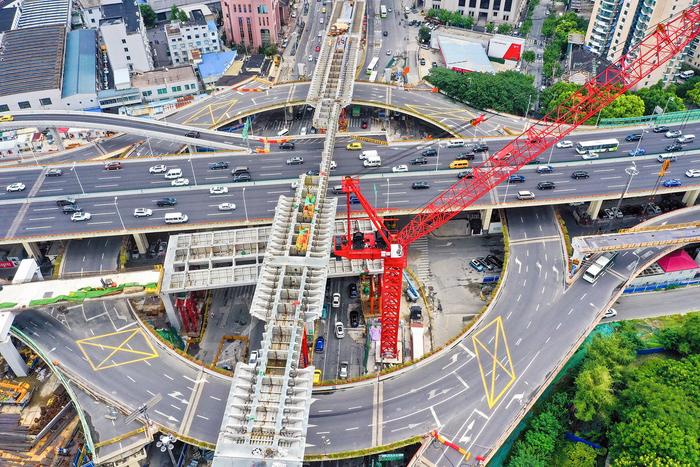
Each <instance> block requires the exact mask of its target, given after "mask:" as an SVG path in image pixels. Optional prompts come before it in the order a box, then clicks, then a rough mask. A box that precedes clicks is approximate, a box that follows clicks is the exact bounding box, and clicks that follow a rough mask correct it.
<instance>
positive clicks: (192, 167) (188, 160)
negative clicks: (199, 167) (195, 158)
mask: <svg viewBox="0 0 700 467" xmlns="http://www.w3.org/2000/svg"><path fill="white" fill-rule="evenodd" d="M187 162H189V163H190V169H192V178H193V179H194V186H197V176H196V175H195V174H194V165H192V158H189V159H187Z"/></svg>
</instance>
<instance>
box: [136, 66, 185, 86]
mask: <svg viewBox="0 0 700 467" xmlns="http://www.w3.org/2000/svg"><path fill="white" fill-rule="evenodd" d="M196 80H197V78H196V76H195V74H194V70H193V69H192V67H191V66H189V65H185V66H179V67H173V68H165V69H162V70H153V71H147V72H145V73H138V74H135V75H134V76H132V78H131V85H132V86H133V87H135V88H147V87H150V86H157V85H159V84H164V83H165V82H166V81H167V82H168V83H172V84H175V83H176V82H180V81H196Z"/></svg>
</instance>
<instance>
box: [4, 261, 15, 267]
mask: <svg viewBox="0 0 700 467" xmlns="http://www.w3.org/2000/svg"><path fill="white" fill-rule="evenodd" d="M14 267H15V263H13V262H12V261H0V268H2V269H7V268H14Z"/></svg>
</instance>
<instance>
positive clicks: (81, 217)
mask: <svg viewBox="0 0 700 467" xmlns="http://www.w3.org/2000/svg"><path fill="white" fill-rule="evenodd" d="M91 217H92V214H90V213H89V212H74V213H73V215H72V216H70V220H71V221H73V222H81V221H89V220H90V218H91Z"/></svg>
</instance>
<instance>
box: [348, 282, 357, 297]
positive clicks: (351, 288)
mask: <svg viewBox="0 0 700 467" xmlns="http://www.w3.org/2000/svg"><path fill="white" fill-rule="evenodd" d="M358 296H359V294H358V293H357V284H355V283H354V282H351V283H350V284H349V285H348V297H350V298H357V297H358Z"/></svg>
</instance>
